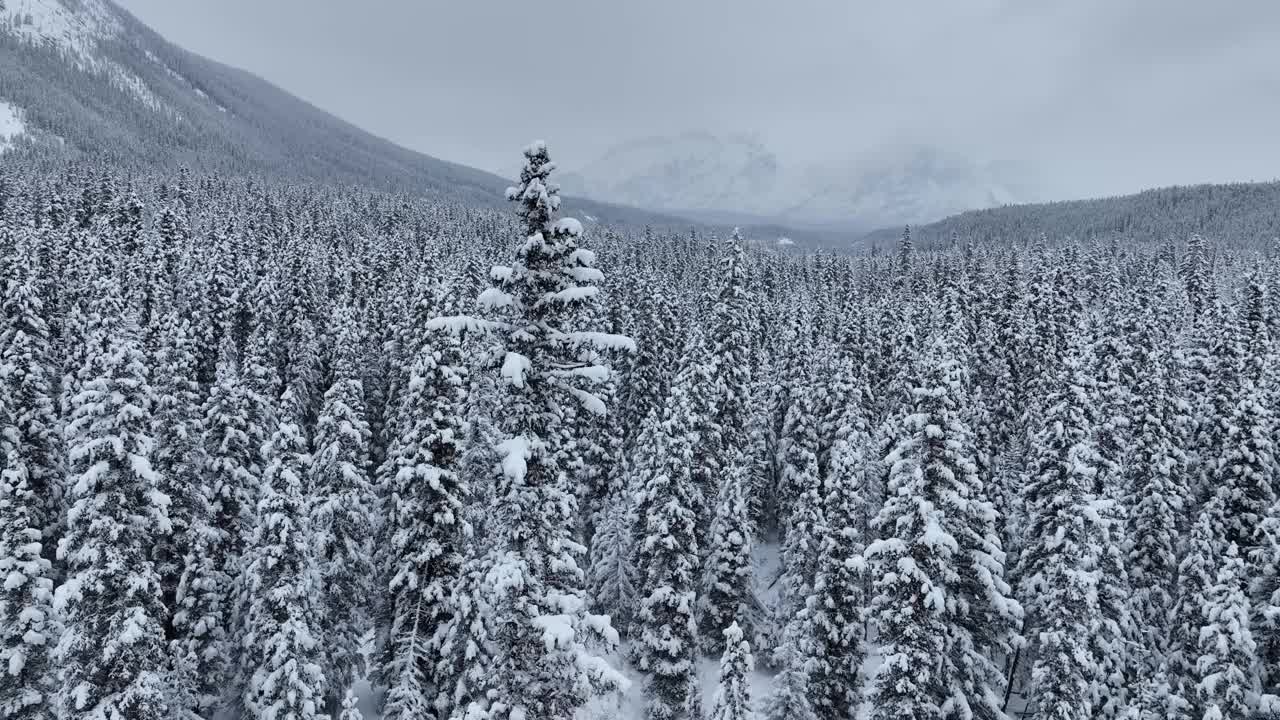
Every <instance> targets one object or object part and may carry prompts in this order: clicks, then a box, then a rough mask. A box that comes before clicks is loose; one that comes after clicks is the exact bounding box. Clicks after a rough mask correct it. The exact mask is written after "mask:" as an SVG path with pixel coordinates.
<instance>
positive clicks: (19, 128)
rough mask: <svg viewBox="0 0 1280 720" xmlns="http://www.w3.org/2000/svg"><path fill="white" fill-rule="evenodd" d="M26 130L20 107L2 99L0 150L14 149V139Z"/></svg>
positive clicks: (0, 110) (0, 102)
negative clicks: (19, 110)
mask: <svg viewBox="0 0 1280 720" xmlns="http://www.w3.org/2000/svg"><path fill="white" fill-rule="evenodd" d="M24 132H26V125H24V124H23V122H22V116H21V114H20V113H19V112H18V108H16V107H14V106H13V105H10V104H9V103H7V102H4V101H0V152H4V151H6V150H12V149H13V146H14V141H15V140H17V139H18V136H19V135H22V134H23V133H24Z"/></svg>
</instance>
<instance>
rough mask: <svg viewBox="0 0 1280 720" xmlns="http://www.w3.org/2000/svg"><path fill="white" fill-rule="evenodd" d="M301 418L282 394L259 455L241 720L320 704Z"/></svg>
mask: <svg viewBox="0 0 1280 720" xmlns="http://www.w3.org/2000/svg"><path fill="white" fill-rule="evenodd" d="M301 414H302V408H301V407H300V405H299V403H298V401H297V399H296V398H295V397H294V395H293V391H292V389H288V390H286V391H285V393H284V395H283V396H282V397H281V398H280V411H279V422H278V424H277V426H276V430H275V432H274V433H272V436H271V440H270V442H269V443H268V444H267V446H266V447H265V448H264V459H265V461H266V466H265V468H264V469H263V473H262V491H261V493H260V498H259V500H258V503H257V508H256V510H257V511H256V513H255V522H254V528H253V534H252V537H251V538H250V541H249V544H248V546H247V548H246V553H245V564H244V585H245V590H246V596H247V598H248V606H247V608H246V610H245V628H244V636H243V640H242V644H241V647H240V667H239V670H240V673H241V676H242V679H241V682H240V685H241V690H240V692H241V701H242V702H243V706H244V711H245V714H246V715H247V716H248V717H250V718H254V719H255V720H280V719H281V718H284V719H285V720H310V719H311V718H316V717H318V716H320V715H321V714H322V708H321V704H322V703H323V702H324V697H325V689H326V685H325V678H324V672H323V667H322V664H321V663H322V661H323V653H324V645H323V643H324V642H325V641H326V638H325V636H324V635H323V633H322V631H321V628H322V624H321V623H322V620H321V617H322V614H321V608H320V604H321V600H320V599H319V597H318V595H317V591H318V590H319V577H318V573H317V572H316V564H315V557H314V555H313V553H314V544H313V540H312V538H311V536H310V532H309V528H308V522H307V512H306V503H305V500H304V498H303V488H304V485H305V482H306V473H307V466H308V465H309V464H310V456H309V455H308V454H307V439H306V437H305V436H303V434H302V428H301V427H300V421H299V418H300V416H301Z"/></svg>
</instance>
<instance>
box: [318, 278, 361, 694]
mask: <svg viewBox="0 0 1280 720" xmlns="http://www.w3.org/2000/svg"><path fill="white" fill-rule="evenodd" d="M333 326H334V340H333V342H334V348H333V360H332V367H331V373H332V376H333V381H332V383H331V384H330V386H329V388H328V390H326V391H325V393H324V402H323V405H322V407H321V409H320V415H319V419H318V420H317V421H316V429H315V439H314V440H315V444H314V448H315V452H314V455H313V457H312V459H311V464H310V467H309V472H308V476H307V478H306V480H307V485H306V488H307V491H308V492H309V493H310V497H311V501H310V502H311V511H310V513H311V517H310V519H309V522H310V527H311V533H312V537H313V538H314V540H315V543H316V549H315V557H316V562H317V564H318V567H319V569H320V576H319V577H320V581H321V583H322V584H321V586H320V587H321V588H323V596H324V602H323V605H322V608H321V615H322V623H323V625H322V630H323V633H324V637H325V639H326V643H327V651H326V652H325V654H324V659H325V662H324V675H325V678H326V681H327V682H328V685H329V690H328V695H327V699H328V702H327V704H328V706H329V707H330V708H333V709H336V708H337V706H338V704H339V703H340V702H341V698H342V696H343V694H345V692H346V689H347V688H348V687H349V686H350V685H351V684H352V683H354V682H355V680H356V679H357V678H358V677H359V676H360V675H362V674H363V668H362V667H361V665H362V659H361V654H360V645H361V641H362V639H363V637H364V634H365V632H366V631H367V629H368V628H369V626H370V622H371V618H370V617H369V614H368V613H367V611H366V608H367V607H368V606H369V600H370V597H371V591H372V587H373V586H372V580H373V576H374V566H373V562H372V555H373V542H372V540H373V530H374V519H373V507H372V506H373V500H374V498H373V487H372V485H371V484H370V482H369V477H368V472H369V467H368V465H369V437H370V432H369V424H368V421H366V420H365V403H364V385H363V383H362V381H361V377H360V368H359V365H358V358H357V352H358V351H359V342H360V334H359V327H357V325H356V317H355V312H354V309H353V308H351V307H350V306H349V305H347V304H345V303H344V304H343V305H340V306H339V307H338V309H337V310H336V311H335V313H334V318H333Z"/></svg>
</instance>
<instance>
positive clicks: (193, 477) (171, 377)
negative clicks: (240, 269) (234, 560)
mask: <svg viewBox="0 0 1280 720" xmlns="http://www.w3.org/2000/svg"><path fill="white" fill-rule="evenodd" d="M157 326H158V328H159V329H158V331H157V343H158V346H159V347H158V349H157V352H156V357H155V371H154V373H153V374H152V383H151V384H152V387H153V388H154V389H155V395H156V404H155V410H154V412H153V413H152V423H151V426H152V430H151V434H152V437H153V438H154V439H155V443H156V449H155V454H154V457H153V458H152V466H153V467H154V468H155V470H156V472H157V473H158V474H159V476H160V483H161V484H160V490H161V491H162V492H163V493H164V494H165V495H166V496H168V498H169V522H170V523H171V524H172V525H173V532H172V533H170V534H169V535H168V536H166V537H164V538H162V539H161V541H160V542H159V543H157V545H156V547H155V548H153V552H152V557H153V559H154V561H155V563H156V571H157V572H159V573H160V582H161V586H162V587H163V588H164V597H165V604H166V605H168V606H169V607H171V608H172V607H174V605H175V603H174V597H175V595H176V594H177V591H178V585H179V582H180V581H181V578H182V574H183V570H184V567H185V564H186V555H187V553H188V552H189V551H190V549H191V548H192V547H193V546H194V545H195V544H196V542H195V538H196V536H197V535H199V534H200V533H202V532H204V530H205V528H204V527H203V525H205V524H207V523H208V522H209V520H210V517H209V501H208V497H207V496H206V494H205V489H204V487H203V484H202V483H201V476H202V471H203V469H204V468H205V467H206V462H205V458H204V449H203V447H202V439H203V436H204V418H203V415H202V408H201V393H200V386H199V384H198V383H197V378H196V372H197V364H198V357H197V354H196V350H197V346H196V343H195V337H194V335H193V333H192V329H191V324H190V322H188V321H187V320H186V319H184V318H183V317H181V315H180V314H179V311H178V310H177V309H171V310H168V311H166V312H164V314H163V315H162V316H161V317H160V318H158V320H157Z"/></svg>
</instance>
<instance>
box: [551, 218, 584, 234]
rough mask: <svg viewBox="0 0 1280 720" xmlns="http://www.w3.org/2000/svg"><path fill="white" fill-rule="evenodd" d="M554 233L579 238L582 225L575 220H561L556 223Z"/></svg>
mask: <svg viewBox="0 0 1280 720" xmlns="http://www.w3.org/2000/svg"><path fill="white" fill-rule="evenodd" d="M554 232H555V234H556V235H569V236H571V237H579V236H581V235H582V223H580V222H578V219H577V218H571V217H567V218H561V219H560V220H558V221H557V222H556V225H555V228H554Z"/></svg>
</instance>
